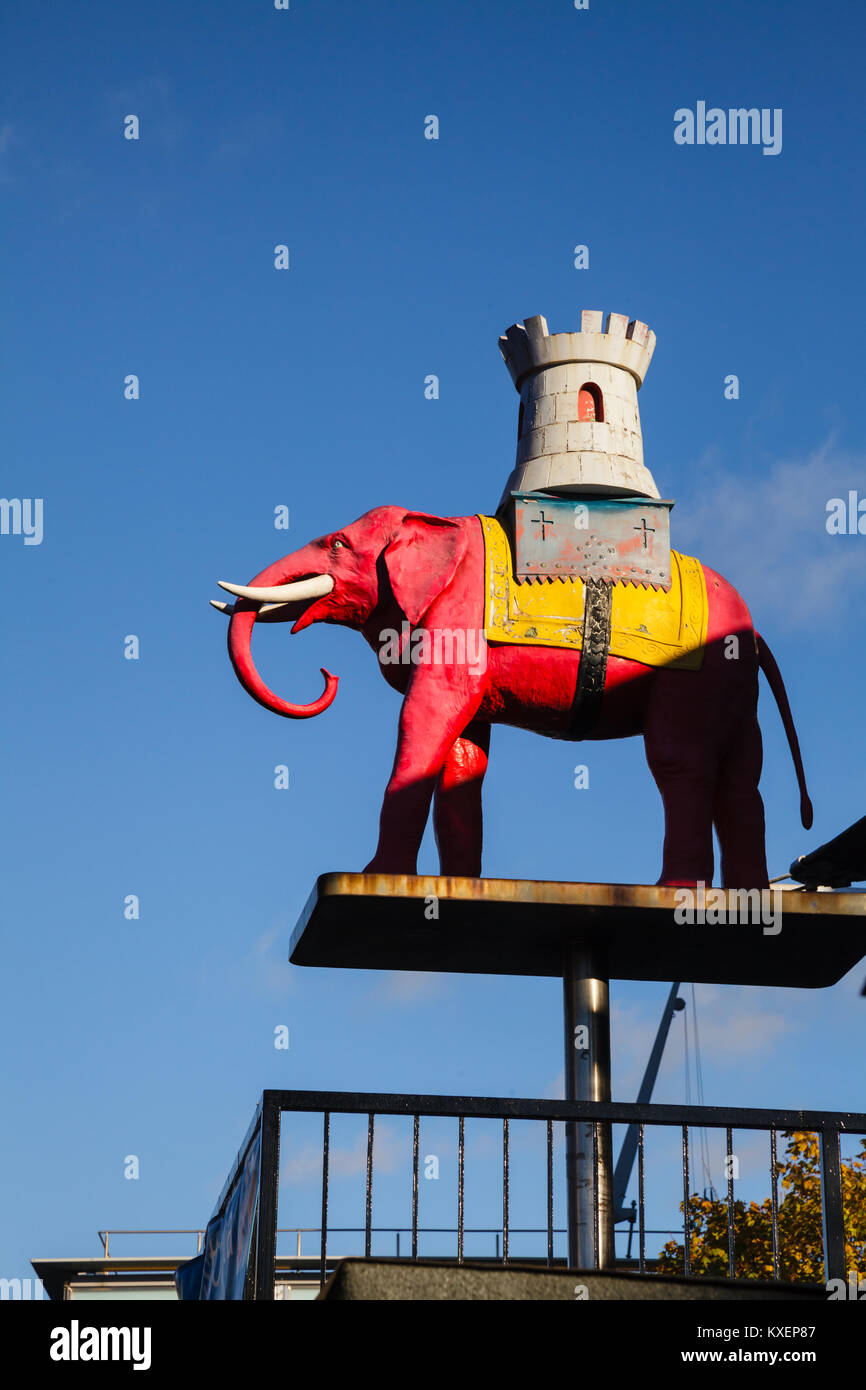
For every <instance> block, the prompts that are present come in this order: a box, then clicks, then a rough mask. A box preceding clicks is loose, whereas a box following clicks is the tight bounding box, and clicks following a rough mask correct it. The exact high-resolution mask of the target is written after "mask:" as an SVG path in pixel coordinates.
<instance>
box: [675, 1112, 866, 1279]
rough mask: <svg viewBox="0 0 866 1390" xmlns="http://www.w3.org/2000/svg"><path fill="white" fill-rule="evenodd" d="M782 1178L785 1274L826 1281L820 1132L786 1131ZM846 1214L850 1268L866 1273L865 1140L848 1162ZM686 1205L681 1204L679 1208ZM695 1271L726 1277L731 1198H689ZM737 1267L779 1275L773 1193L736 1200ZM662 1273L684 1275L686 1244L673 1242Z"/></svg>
mask: <svg viewBox="0 0 866 1390" xmlns="http://www.w3.org/2000/svg"><path fill="white" fill-rule="evenodd" d="M784 1137H785V1138H786V1139H787V1145H786V1148H785V1154H784V1157H783V1158H781V1159H780V1160H779V1161H778V1164H777V1172H778V1176H779V1188H780V1192H779V1196H780V1201H779V1276H780V1278H781V1279H784V1280H786V1281H788V1282H792V1283H793V1282H797V1283H812V1284H823V1283H824V1282H825V1279H824V1247H823V1240H822V1234H821V1231H822V1226H821V1161H820V1149H819V1142H818V1137H817V1135H815V1134H806V1133H802V1132H801V1131H797V1130H786V1131H785V1132H784ZM842 1201H843V1207H844V1213H845V1268H846V1271H847V1272H849V1273H851V1272H855V1273H858V1274H864V1275H866V1138H864V1139H862V1140H861V1143H860V1150H859V1152H858V1153H857V1154H856V1155H855V1157H854V1158H853V1159H851V1160H850V1161H849V1162H847V1163H843V1164H842ZM682 1210H683V1204H682V1202H681V1203H680V1211H682ZM689 1221H690V1231H689V1252H690V1256H691V1273H692V1274H708V1275H716V1276H720V1277H724V1276H726V1275H727V1273H728V1205H727V1202H726V1201H719V1200H712V1199H710V1198H706V1197H699V1196H698V1195H697V1193H693V1194H692V1195H691V1196H690V1197H689ZM734 1259H735V1265H734V1272H735V1274H736V1275H737V1277H738V1278H740V1279H772V1278H773V1226H772V1207H771V1201H770V1198H769V1197H766V1198H765V1199H764V1201H763V1202H749V1203H746V1202H743V1201H735V1202H734ZM658 1271H659V1273H660V1274H682V1272H683V1244H682V1242H680V1243H679V1244H677V1242H676V1241H674V1240H669V1241H668V1242H667V1244H666V1245H665V1247H664V1248H663V1250H662V1251H661V1253H660V1255H659V1259H658Z"/></svg>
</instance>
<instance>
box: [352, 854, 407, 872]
mask: <svg viewBox="0 0 866 1390" xmlns="http://www.w3.org/2000/svg"><path fill="white" fill-rule="evenodd" d="M361 872H362V873H365V874H417V872H418V859H417V856H416V857H415V858H411V859H410V858H406V857H403V856H401V855H392V854H374V855H373V858H372V859H371V860H370V862H369V864H365V866H364V868H363V869H362V870H361Z"/></svg>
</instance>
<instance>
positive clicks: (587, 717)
mask: <svg viewBox="0 0 866 1390" xmlns="http://www.w3.org/2000/svg"><path fill="white" fill-rule="evenodd" d="M584 589H585V592H584V601H583V649H582V651H581V654H580V670H579V672H578V677H577V688H576V690H575V692H574V703H573V705H572V707H571V721H570V724H569V728H568V737H569V738H573V739H580V738H587V737H588V736H589V734H590V733H591V732H592V730H593V729H594V728H595V725H596V724H597V723H598V717H599V715H600V714H601V701H602V696H603V695H604V682H605V677H606V676H607V654H608V650H609V648H610V614H611V605H612V603H613V585H612V584H605V583H604V581H603V580H601V579H586V580H584Z"/></svg>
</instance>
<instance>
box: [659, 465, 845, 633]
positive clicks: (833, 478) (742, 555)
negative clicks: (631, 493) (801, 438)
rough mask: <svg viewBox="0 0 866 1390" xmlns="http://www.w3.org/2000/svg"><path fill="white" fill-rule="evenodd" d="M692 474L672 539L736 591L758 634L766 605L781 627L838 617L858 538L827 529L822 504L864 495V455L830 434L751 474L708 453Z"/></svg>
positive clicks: (843, 600)
mask: <svg viewBox="0 0 866 1390" xmlns="http://www.w3.org/2000/svg"><path fill="white" fill-rule="evenodd" d="M693 476H695V479H696V482H697V484H698V490H697V491H696V492H695V493H694V494H693V495H690V496H686V497H685V498H684V499H683V501H682V502H681V503H680V505H679V507H678V508H677V510H676V512H675V513H674V517H675V520H674V523H673V526H674V534H675V545H676V547H677V548H678V549H680V548H681V549H683V550H687V551H689V552H690V553H692V554H695V555H697V556H698V557H699V558H700V559H701V560H702V561H703V562H704V563H705V564H708V565H709V566H710V567H711V568H712V569H715V570H717V571H718V572H719V573H720V574H722V575H724V577H725V578H726V579H727V580H729V581H730V582H731V583H732V584H733V585H734V586H735V587H736V588H737V589H739V590H740V592H741V593H742V595H743V597H744V598H745V600H746V603H747V604H748V605H749V609H750V611H751V613H752V618H753V620H754V622H755V626H756V627H757V628H758V629H759V630H760V627H761V623H762V621H763V615H764V614H766V613H767V611H768V610H769V609H772V610H773V614H774V618H775V617H777V616H780V617H781V618H782V620H783V621H788V622H789V623H791V624H795V623H798V622H801V621H803V620H804V619H812V620H814V619H815V618H822V619H832V618H833V617H834V616H837V615H840V614H841V613H842V611H843V608H844V606H845V604H846V601H848V602H850V597H851V595H852V594H854V593H855V592H856V591H857V590H858V589H860V588H861V586H862V584H863V582H864V580H866V537H863V536H859V535H858V536H835V535H829V534H828V532H827V527H826V522H827V503H828V501H829V500H830V498H833V497H842V498H847V495H848V492H849V490H851V489H853V490H857V489H858V488H859V491H860V496H861V497H864V496H866V456H864V455H862V454H855V453H850V452H846V451H844V450H841V449H839V448H837V446H836V443H835V440H834V439H832V438H830V439H828V440H827V441H826V442H825V443H824V444H823V445H821V447H820V448H818V449H816V450H814V451H813V452H812V453H811V454H810V455H808V456H807V457H805V458H801V459H782V460H778V461H776V462H774V463H773V464H771V465H770V466H769V467H768V468H767V469H766V470H764V471H763V473H762V476H760V477H759V478H755V477H754V476H749V477H744V476H742V475H740V474H736V473H734V472H732V471H731V470H730V469H729V468H728V467H727V466H726V462H725V460H724V459H722V458H721V457H720V456H719V454H718V451H716V450H710V451H708V452H706V453H705V454H704V455H702V457H701V458H700V459H699V460H698V461H697V463H696V466H695V469H694V474H693Z"/></svg>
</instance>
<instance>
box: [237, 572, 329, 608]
mask: <svg viewBox="0 0 866 1390" xmlns="http://www.w3.org/2000/svg"><path fill="white" fill-rule="evenodd" d="M218 583H219V586H220V588H221V589H225V591H226V593H228V594H235V596H236V597H237V598H247V599H250V600H251V601H252V602H253V603H269V602H270V603H297V602H298V601H299V600H302V599H308V598H309V599H311V598H324V596H325V594H329V593H330V592H331V590H332V589H333V587H334V581H333V579H332V578H331V576H330V575H329V574H314V575H313V576H312V577H311V578H310V579H296V580H295V581H294V583H292V584H278V585H277V586H276V587H274V588H264V589H251V588H249V587H248V586H247V585H246V584H227V583H226V582H225V580H224V579H220V580H219V581H218Z"/></svg>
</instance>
